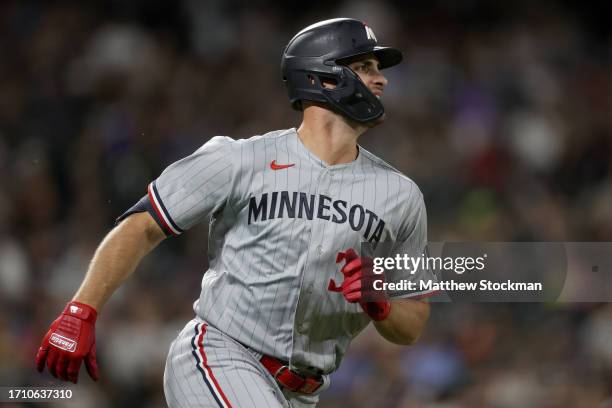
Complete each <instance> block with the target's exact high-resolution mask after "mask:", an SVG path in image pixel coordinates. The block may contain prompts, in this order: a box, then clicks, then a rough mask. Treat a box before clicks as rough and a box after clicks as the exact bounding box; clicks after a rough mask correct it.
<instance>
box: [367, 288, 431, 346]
mask: <svg viewBox="0 0 612 408" xmlns="http://www.w3.org/2000/svg"><path fill="white" fill-rule="evenodd" d="M428 319H429V303H427V302H426V301H422V300H414V299H398V300H392V301H390V312H389V314H388V315H387V317H386V318H385V319H384V320H380V321H374V327H376V330H377V331H378V333H380V334H381V336H383V337H384V338H385V339H387V340H388V341H390V342H392V343H395V344H402V345H410V344H413V343H415V342H416V341H417V340H418V339H419V337H420V336H421V332H422V331H423V329H424V328H425V324H426V323H427V320H428Z"/></svg>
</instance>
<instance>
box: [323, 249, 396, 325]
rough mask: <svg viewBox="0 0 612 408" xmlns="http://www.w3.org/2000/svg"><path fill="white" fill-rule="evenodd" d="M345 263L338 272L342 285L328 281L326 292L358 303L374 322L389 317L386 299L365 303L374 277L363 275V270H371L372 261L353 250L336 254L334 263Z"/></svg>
mask: <svg viewBox="0 0 612 408" xmlns="http://www.w3.org/2000/svg"><path fill="white" fill-rule="evenodd" d="M343 260H344V261H346V263H345V264H344V266H343V267H342V269H340V272H342V274H343V275H344V280H343V281H342V285H340V286H338V285H336V282H334V280H333V279H330V280H329V286H328V287H327V289H328V290H330V291H332V292H342V295H343V296H344V298H345V299H346V300H347V301H348V302H350V303H356V302H359V305H360V306H361V308H362V309H363V311H364V312H365V313H366V314H367V315H368V316H370V318H371V319H372V320H374V321H381V320H384V319H386V318H387V316H389V313H390V312H391V304H390V303H389V301H388V300H387V299H381V300H377V301H366V299H365V296H364V295H365V294H366V293H368V292H370V293H371V292H372V282H373V281H374V276H373V275H371V274H364V272H363V270H364V268H365V267H368V268H369V270H370V271H371V270H372V260H371V259H370V258H366V257H360V256H359V255H358V254H357V252H355V250H354V249H353V248H349V249H347V250H346V251H345V252H338V255H337V257H336V263H339V262H342V261H343Z"/></svg>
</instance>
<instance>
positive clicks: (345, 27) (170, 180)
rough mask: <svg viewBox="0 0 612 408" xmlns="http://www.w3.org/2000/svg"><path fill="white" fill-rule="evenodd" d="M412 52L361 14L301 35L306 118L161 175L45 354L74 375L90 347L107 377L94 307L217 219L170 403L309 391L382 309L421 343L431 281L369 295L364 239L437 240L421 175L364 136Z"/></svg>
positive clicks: (300, 402) (293, 82)
mask: <svg viewBox="0 0 612 408" xmlns="http://www.w3.org/2000/svg"><path fill="white" fill-rule="evenodd" d="M401 59H402V54H401V52H400V51H398V50H396V49H394V48H388V47H379V46H378V45H377V40H376V36H375V35H374V32H373V31H372V29H371V28H370V27H368V26H367V25H366V24H364V23H363V22H361V21H357V20H353V19H346V18H340V19H333V20H326V21H322V22H319V23H316V24H313V25H311V26H309V27H307V28H305V29H303V30H302V31H300V32H299V33H298V34H297V35H295V37H293V39H292V40H291V41H290V42H289V44H288V45H287V47H286V48H285V50H284V52H283V55H282V64H281V65H282V74H283V81H284V83H285V84H286V86H287V89H288V93H289V98H290V101H291V104H292V106H293V107H294V108H295V109H298V110H301V111H303V122H302V123H301V125H300V126H299V128H298V129H295V128H293V129H287V130H278V131H273V132H270V133H267V134H264V135H262V136H254V137H251V138H250V139H246V140H234V139H231V138H229V137H221V136H217V137H213V138H212V139H211V140H210V141H208V142H207V143H205V144H204V145H203V146H202V147H200V148H199V149H198V150H197V151H195V152H194V153H193V154H192V155H190V156H188V157H186V158H184V159H182V160H179V161H177V162H175V163H174V164H172V165H170V166H169V167H168V168H167V169H166V170H165V171H164V172H163V173H162V174H161V175H160V176H159V177H158V178H157V179H156V180H154V181H152V182H151V183H150V184H149V186H148V191H147V194H146V195H145V196H144V197H143V198H142V199H141V200H140V201H139V202H138V203H137V204H136V205H134V206H133V207H132V208H130V209H129V210H128V211H127V212H126V213H125V214H123V215H122V216H121V217H119V219H118V224H117V226H116V227H115V228H114V229H113V230H112V231H111V232H110V233H109V234H108V235H107V236H106V238H105V239H104V240H103V241H102V243H101V244H100V246H99V248H98V249H97V251H96V253H95V255H94V257H93V260H92V262H91V265H90V267H89V270H88V272H87V274H86V276H85V279H84V281H83V283H82V285H81V287H80V288H79V290H78V292H77V293H76V295H75V296H74V298H73V300H72V301H71V302H70V303H68V305H67V306H66V308H65V309H64V311H63V312H62V314H61V315H60V316H59V317H58V318H57V320H55V321H54V322H53V323H52V325H51V328H50V329H49V331H48V333H47V334H46V336H45V337H44V339H43V342H42V345H41V347H40V349H39V351H38V354H37V356H36V365H37V368H38V370H39V371H42V370H43V369H44V366H45V364H46V366H47V368H48V370H49V372H50V373H51V374H52V375H53V376H55V377H58V378H60V379H62V380H68V381H73V382H75V383H76V382H77V378H78V373H79V369H80V366H81V363H82V361H84V362H85V366H86V368H87V371H88V372H89V374H90V376H91V377H92V378H93V379H94V380H97V379H98V369H97V365H96V347H95V335H94V332H95V322H96V318H97V314H98V311H99V310H100V309H101V307H102V306H103V305H104V303H105V302H106V301H107V300H108V298H109V297H110V296H111V294H112V293H113V292H114V291H115V290H116V289H117V288H118V287H119V286H120V284H121V283H122V282H123V281H124V280H125V279H126V278H127V277H128V276H129V275H130V274H131V273H132V272H133V271H134V270H135V268H136V266H137V265H138V263H139V262H140V260H141V258H142V257H143V256H144V255H145V254H147V253H148V252H149V251H151V250H152V249H153V248H155V246H156V245H157V244H159V242H161V241H162V240H163V239H164V238H166V237H168V236H174V235H180V234H181V233H182V232H183V231H185V230H187V229H189V228H190V227H192V226H193V225H195V224H197V223H199V222H202V221H204V220H207V219H210V240H209V241H210V242H209V248H208V257H209V264H210V267H209V269H208V270H207V271H206V272H205V273H204V276H203V279H202V286H201V292H200V296H199V299H198V300H197V301H196V302H195V303H194V312H195V318H194V319H193V320H191V321H189V322H188V323H187V324H186V326H185V327H184V329H183V330H182V331H181V332H180V334H179V335H178V337H177V338H176V339H175V340H174V342H173V343H172V344H171V346H170V350H169V353H168V358H167V361H166V369H165V373H164V391H165V395H166V400H167V402H168V405H169V406H170V407H181V408H186V407H232V406H233V407H290V406H291V407H313V406H315V405H316V403H317V401H318V396H319V394H320V393H321V392H323V391H324V390H325V389H326V388H327V387H328V386H329V374H330V373H331V372H333V371H334V370H336V369H337V368H338V366H339V364H340V362H341V360H342V357H343V356H344V354H345V352H346V350H347V347H348V345H349V343H350V342H351V340H352V339H353V338H354V337H355V336H356V335H357V334H358V333H359V332H361V331H362V330H363V329H364V328H365V327H366V326H367V325H368V324H369V323H370V322H373V324H374V326H375V327H376V329H377V331H378V332H379V333H380V334H381V335H382V336H383V337H384V338H386V339H387V340H389V341H391V342H393V343H397V344H411V343H413V342H414V341H415V340H416V339H417V338H418V337H419V334H420V332H421V330H422V329H423V327H424V325H425V322H426V320H427V319H428V316H429V305H428V303H426V302H425V301H422V300H420V299H419V297H420V296H423V295H426V293H419V292H401V293H399V292H397V293H390V294H389V296H385V297H378V298H377V299H374V300H372V299H368V298H367V297H366V296H365V293H366V285H365V284H363V282H364V281H365V280H364V279H362V278H363V277H364V275H365V272H364V270H365V266H366V264H367V263H366V262H364V261H365V259H366V258H365V257H364V256H361V255H360V254H359V251H360V244H361V243H363V242H367V243H370V244H372V245H376V244H378V243H380V242H393V243H394V246H395V250H396V251H398V252H402V253H405V254H406V253H407V254H411V255H414V256H419V255H421V254H422V253H423V251H424V249H425V245H426V235H427V232H426V231H427V228H426V223H427V222H426V213H425V206H424V203H423V196H422V194H421V192H420V191H419V189H418V187H417V186H416V185H415V183H414V182H412V181H411V180H410V179H409V178H407V177H406V176H404V175H402V174H401V173H400V172H398V171H397V170H395V169H394V168H392V167H391V166H389V165H388V164H387V163H385V162H384V161H382V160H381V159H379V158H378V157H376V156H375V155H373V154H372V153H370V152H368V151H366V150H365V149H363V148H362V147H360V146H359V145H358V144H357V140H358V138H359V136H360V135H361V134H363V133H364V132H365V131H366V130H367V129H368V128H371V127H373V126H376V125H377V124H379V123H381V122H382V121H383V120H384V109H383V105H382V103H381V101H380V98H381V96H382V95H383V91H384V88H385V86H386V85H387V80H386V78H385V77H384V76H383V75H382V73H381V70H382V69H384V68H388V67H391V66H394V65H396V64H398V63H400V61H401ZM425 273H428V272H427V271H419V272H418V273H417V274H416V276H415V275H411V276H412V277H413V278H418V277H419V275H422V274H425Z"/></svg>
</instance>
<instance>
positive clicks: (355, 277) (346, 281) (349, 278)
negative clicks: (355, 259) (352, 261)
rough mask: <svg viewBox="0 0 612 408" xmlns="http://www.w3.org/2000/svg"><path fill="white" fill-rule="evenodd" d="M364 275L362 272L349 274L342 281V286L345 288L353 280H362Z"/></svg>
mask: <svg viewBox="0 0 612 408" xmlns="http://www.w3.org/2000/svg"><path fill="white" fill-rule="evenodd" d="M362 277H363V275H362V274H361V272H356V273H354V274H353V275H351V276H347V277H346V278H345V279H344V281H343V282H342V287H343V288H345V287H347V286H348V285H351V284H352V283H353V282H355V281H357V280H359V281H360V280H362Z"/></svg>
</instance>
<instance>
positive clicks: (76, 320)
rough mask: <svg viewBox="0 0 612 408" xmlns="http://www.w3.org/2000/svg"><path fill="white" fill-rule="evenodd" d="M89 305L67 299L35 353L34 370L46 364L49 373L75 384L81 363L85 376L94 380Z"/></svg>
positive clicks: (93, 314) (93, 340)
mask: <svg viewBox="0 0 612 408" xmlns="http://www.w3.org/2000/svg"><path fill="white" fill-rule="evenodd" d="M97 316H98V313H97V312H96V309H94V308H93V307H91V306H89V305H86V304H84V303H79V302H70V303H68V304H67V305H66V308H65V309H64V311H63V312H62V314H61V315H60V316H59V317H58V318H57V319H56V320H55V321H54V322H53V323H51V327H50V328H49V331H48V332H47V334H46V335H45V337H44V338H43V341H42V344H41V345H40V348H39V349H38V353H37V354H36V369H37V370H38V371H39V372H42V371H43V369H44V367H45V361H46V363H47V367H48V369H49V372H50V373H51V375H52V376H54V377H56V378H59V379H61V380H64V381H72V382H73V383H75V384H76V383H77V381H78V377H79V370H80V369H81V363H82V362H83V360H85V367H86V368H87V372H88V373H89V376H90V377H91V378H92V379H93V380H94V381H98V363H97V362H96V337H95V335H96V328H95V324H96V317H97Z"/></svg>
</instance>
